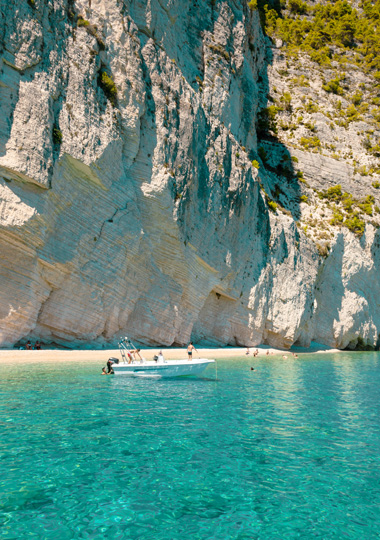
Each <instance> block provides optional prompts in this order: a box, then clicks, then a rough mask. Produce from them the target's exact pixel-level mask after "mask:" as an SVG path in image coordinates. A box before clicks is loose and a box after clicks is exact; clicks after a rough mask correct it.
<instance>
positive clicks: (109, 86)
mask: <svg viewBox="0 0 380 540" xmlns="http://www.w3.org/2000/svg"><path fill="white" fill-rule="evenodd" d="M98 81H99V86H100V88H101V89H102V90H103V92H104V94H105V96H106V97H107V99H108V100H109V101H110V102H111V103H112V105H113V106H114V107H115V106H116V103H117V88H116V84H115V83H114V81H113V79H112V77H111V76H110V75H108V73H107V72H106V71H101V72H100V74H99V79H98Z"/></svg>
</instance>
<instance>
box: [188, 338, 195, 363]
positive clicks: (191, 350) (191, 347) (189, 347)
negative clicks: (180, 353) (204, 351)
mask: <svg viewBox="0 0 380 540" xmlns="http://www.w3.org/2000/svg"><path fill="white" fill-rule="evenodd" d="M193 351H197V349H196V348H195V347H194V345H193V342H192V341H190V343H189V345H188V347H187V359H188V360H191V359H192V358H193ZM197 352H198V351H197Z"/></svg>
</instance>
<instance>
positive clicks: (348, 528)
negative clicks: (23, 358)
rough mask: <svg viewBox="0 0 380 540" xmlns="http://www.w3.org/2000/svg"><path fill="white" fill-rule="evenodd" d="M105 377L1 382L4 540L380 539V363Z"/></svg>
mask: <svg viewBox="0 0 380 540" xmlns="http://www.w3.org/2000/svg"><path fill="white" fill-rule="evenodd" d="M250 366H255V368H256V371H251V370H250ZM101 367H102V366H101V365H99V364H94V363H89V364H87V365H84V364H78V365H75V364H74V365H73V364H69V363H60V364H57V365H54V364H53V365H52V364H39V365H35V364H34V365H29V366H27V365H26V366H25V365H17V366H15V367H13V368H10V367H9V365H2V366H0V375H1V390H0V409H1V416H0V418H1V420H0V441H1V446H0V494H1V499H0V531H1V532H0V537H1V538H2V539H7V540H8V539H18V540H19V539H24V538H28V539H29V538H38V539H53V538H54V539H56V540H64V539H68V540H72V539H74V538H75V539H77V538H78V539H79V538H88V539H93V540H94V539H96V540H98V539H99V540H100V539H104V538H107V539H108V538H109V539H139V540H147V539H152V540H161V539H165V540H177V539H180V540H198V539H199V540H200V539H202V540H204V539H210V540H211V539H212V540H219V539H220V540H221V539H223V540H229V539H239V540H243V539H246V540H248V539H249V540H252V539H260V540H277V539H278V540H288V539H293V538H294V539H295V538H297V539H299V538H301V539H311V538H313V539H321V540H322V539H323V540H328V539H336V540H338V539H339V540H340V539H342V538H345V539H346V538H347V539H350V538H354V539H365V540H370V539H372V538H380V514H379V508H380V415H379V413H380V404H379V397H380V390H379V389H380V354H379V353H347V354H346V353H341V354H337V355H332V354H321V355H312V356H311V355H310V356H307V355H302V357H300V358H298V359H291V358H289V359H287V360H283V359H281V358H279V357H276V358H275V357H269V358H267V357H265V358H255V359H254V358H252V357H251V358H250V359H247V358H237V359H234V360H220V361H218V364H217V378H216V373H215V370H214V368H213V367H209V368H208V369H207V370H206V371H205V373H204V376H203V377H202V378H194V379H190V378H188V379H172V380H141V379H137V380H129V379H127V378H123V377H112V376H108V377H103V376H101V375H100V371H101Z"/></svg>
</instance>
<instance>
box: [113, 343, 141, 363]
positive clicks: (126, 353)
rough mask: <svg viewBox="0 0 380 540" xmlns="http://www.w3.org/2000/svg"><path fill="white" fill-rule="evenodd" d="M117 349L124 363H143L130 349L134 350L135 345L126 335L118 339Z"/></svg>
mask: <svg viewBox="0 0 380 540" xmlns="http://www.w3.org/2000/svg"><path fill="white" fill-rule="evenodd" d="M118 345H119V350H120V354H121V358H122V360H123V362H124V363H126V364H143V363H144V361H143V360H139V361H138V360H136V359H135V358H134V356H133V354H132V352H131V351H134V350H136V347H135V346H134V345H133V343H132V341H131V340H130V339H129V338H128V337H122V338H120V340H119V344H118Z"/></svg>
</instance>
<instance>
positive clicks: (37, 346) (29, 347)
mask: <svg viewBox="0 0 380 540" xmlns="http://www.w3.org/2000/svg"><path fill="white" fill-rule="evenodd" d="M25 349H26V350H27V351H32V350H33V349H34V350H35V351H40V350H41V343H40V341H39V340H38V339H37V341H36V342H35V344H34V345H32V344H31V342H30V340H28V341H27V342H26V345H25Z"/></svg>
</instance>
